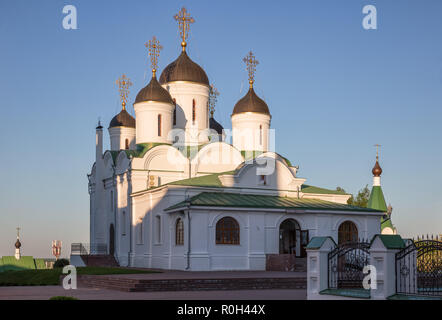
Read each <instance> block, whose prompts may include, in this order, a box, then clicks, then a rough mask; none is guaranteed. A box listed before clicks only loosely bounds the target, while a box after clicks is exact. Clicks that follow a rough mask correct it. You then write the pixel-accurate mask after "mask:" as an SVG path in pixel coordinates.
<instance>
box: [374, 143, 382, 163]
mask: <svg viewBox="0 0 442 320" xmlns="http://www.w3.org/2000/svg"><path fill="white" fill-rule="evenodd" d="M374 146H375V147H376V161H379V147H380V146H381V145H380V144H375V145H374Z"/></svg>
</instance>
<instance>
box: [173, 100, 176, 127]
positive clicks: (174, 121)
mask: <svg viewBox="0 0 442 320" xmlns="http://www.w3.org/2000/svg"><path fill="white" fill-rule="evenodd" d="M173 104H174V105H175V108H174V109H173V125H174V126H176V99H175V98H173Z"/></svg>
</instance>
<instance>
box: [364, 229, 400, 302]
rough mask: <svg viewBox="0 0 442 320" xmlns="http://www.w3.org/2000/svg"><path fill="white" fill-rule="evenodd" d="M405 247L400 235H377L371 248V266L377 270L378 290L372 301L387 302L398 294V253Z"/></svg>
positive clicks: (374, 291)
mask: <svg viewBox="0 0 442 320" xmlns="http://www.w3.org/2000/svg"><path fill="white" fill-rule="evenodd" d="M404 247H405V243H404V240H403V239H402V238H401V236H399V235H380V234H378V235H375V236H374V237H373V239H372V241H371V246H370V264H371V265H373V266H374V267H375V268H376V279H377V281H376V285H377V288H376V289H371V290H370V296H371V299H374V300H385V299H387V298H388V297H390V296H392V295H394V294H396V253H397V252H399V250H401V249H403V248H404Z"/></svg>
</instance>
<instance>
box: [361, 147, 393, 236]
mask: <svg viewBox="0 0 442 320" xmlns="http://www.w3.org/2000/svg"><path fill="white" fill-rule="evenodd" d="M374 146H375V147H376V162H375V165H374V167H373V169H372V170H371V172H372V173H373V187H372V189H371V193H370V198H369V200H368V204H367V207H368V208H371V209H376V210H380V211H383V212H384V213H385V214H384V216H383V217H382V218H381V221H380V222H381V233H382V234H396V233H397V231H396V228H395V227H394V226H393V223H392V221H391V213H392V211H393V208H392V207H391V206H388V207H387V203H386V202H385V197H384V192H383V191H382V187H381V175H382V168H381V166H380V164H379V148H380V147H381V145H380V144H375V145H374Z"/></svg>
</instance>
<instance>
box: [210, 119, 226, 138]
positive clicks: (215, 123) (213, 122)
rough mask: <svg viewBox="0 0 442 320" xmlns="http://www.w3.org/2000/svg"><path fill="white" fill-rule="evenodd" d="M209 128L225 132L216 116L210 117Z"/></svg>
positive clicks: (221, 132) (220, 132)
mask: <svg viewBox="0 0 442 320" xmlns="http://www.w3.org/2000/svg"><path fill="white" fill-rule="evenodd" d="M209 128H210V129H213V130H215V131H216V132H217V133H218V134H223V130H224V128H223V126H222V125H220V124H219V123H218V121H216V120H215V119H214V118H210V119H209Z"/></svg>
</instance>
